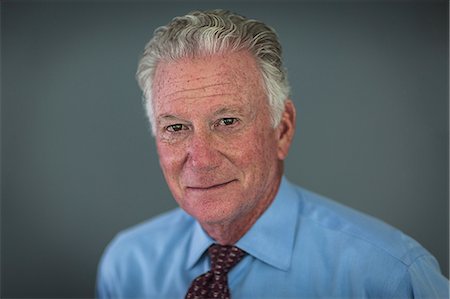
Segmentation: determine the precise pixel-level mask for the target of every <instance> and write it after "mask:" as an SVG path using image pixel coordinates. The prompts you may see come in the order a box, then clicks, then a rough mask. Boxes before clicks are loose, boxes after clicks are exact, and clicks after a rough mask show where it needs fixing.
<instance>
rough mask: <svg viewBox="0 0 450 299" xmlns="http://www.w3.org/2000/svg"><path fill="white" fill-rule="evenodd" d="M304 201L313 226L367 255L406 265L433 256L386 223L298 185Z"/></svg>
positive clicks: (303, 213) (305, 218)
mask: <svg viewBox="0 0 450 299" xmlns="http://www.w3.org/2000/svg"><path fill="white" fill-rule="evenodd" d="M295 188H296V191H297V194H298V196H299V199H300V201H301V218H302V220H303V221H304V222H306V223H309V225H310V226H312V227H315V228H316V229H318V230H321V231H322V232H323V233H324V234H326V235H327V236H329V237H330V238H331V239H333V240H334V241H335V242H343V243H344V242H345V243H346V244H347V245H348V246H345V247H346V248H348V247H350V246H349V245H353V246H354V247H353V248H359V247H360V248H361V249H364V251H361V254H363V252H364V253H365V254H367V253H369V252H370V253H373V254H374V255H373V257H376V256H380V257H384V258H386V259H392V261H393V262H394V261H395V262H398V263H400V264H404V265H405V266H406V267H407V266H409V265H411V264H412V263H414V261H415V260H416V259H417V258H420V257H422V256H427V255H430V254H429V252H428V251H427V250H426V249H425V248H423V247H422V246H421V245H420V244H419V243H418V242H417V241H415V240H414V239H413V238H411V237H409V236H408V235H406V234H404V233H403V232H402V231H400V230H399V229H396V228H394V227H393V226H391V225H389V224H387V223H385V222H384V221H382V220H380V219H377V218H375V217H372V216H370V215H367V214H365V213H362V212H359V211H357V210H355V209H353V208H350V207H348V206H345V205H343V204H340V203H338V202H336V201H334V200H331V199H329V198H327V197H324V196H322V195H319V194H317V193H314V192H311V191H309V190H306V189H304V188H301V187H298V186H295Z"/></svg>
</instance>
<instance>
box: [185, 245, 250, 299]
mask: <svg viewBox="0 0 450 299" xmlns="http://www.w3.org/2000/svg"><path fill="white" fill-rule="evenodd" d="M208 254H209V256H210V258H211V270H209V271H208V272H206V273H204V274H202V275H200V276H198V277H197V278H196V279H194V281H192V284H191V286H190V288H189V290H188V292H187V294H186V297H185V299H206V298H208V299H210V298H220V299H230V289H229V288H228V278H227V274H228V272H229V271H230V270H231V268H233V267H234V266H235V265H236V264H237V263H238V262H239V261H240V260H241V259H242V258H243V257H244V255H245V252H244V251H242V250H241V249H239V248H237V247H235V246H230V245H219V244H214V245H211V246H210V247H209V248H208Z"/></svg>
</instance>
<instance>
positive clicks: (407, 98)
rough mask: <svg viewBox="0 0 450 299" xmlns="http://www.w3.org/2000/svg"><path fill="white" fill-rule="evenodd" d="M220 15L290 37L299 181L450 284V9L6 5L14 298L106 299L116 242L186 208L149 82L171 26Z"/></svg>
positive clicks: (6, 160)
mask: <svg viewBox="0 0 450 299" xmlns="http://www.w3.org/2000/svg"><path fill="white" fill-rule="evenodd" d="M217 7H223V8H228V9H232V10H235V11H237V12H240V13H241V14H244V15H247V16H251V17H254V18H258V19H260V20H263V21H265V22H267V23H268V24H270V25H271V26H273V27H275V28H276V30H277V31H278V33H279V35H280V38H281V41H282V44H283V45H284V50H285V63H286V66H287V67H288V69H289V77H290V81H291V85H292V97H293V99H294V100H295V102H296V105H297V109H298V111H299V117H298V123H297V125H298V131H297V134H296V135H297V136H296V138H295V142H294V145H293V148H292V151H291V153H290V156H289V158H288V161H287V169H286V173H287V176H288V177H289V178H290V179H291V180H292V181H294V182H296V183H298V184H300V185H302V186H304V187H306V188H309V189H311V190H313V191H316V192H318V193H321V194H324V195H326V196H329V197H332V198H334V199H335V200H337V201H340V202H342V203H344V204H347V205H350V206H352V207H354V208H356V209H359V210H362V211H364V212H366V213H369V214H371V215H374V216H376V217H379V218H381V219H383V220H385V221H386V222H388V223H390V224H392V225H394V226H396V227H398V228H400V229H402V230H403V231H404V232H406V233H408V234H410V235H412V236H413V237H414V238H415V239H417V240H418V241H419V242H421V243H422V244H423V245H424V246H425V247H426V248H428V249H429V250H430V251H431V252H432V253H433V254H434V255H435V256H436V257H437V258H438V260H439V262H440V264H441V267H442V268H443V271H444V272H445V273H446V274H448V267H447V265H448V171H447V170H448V165H449V163H448V133H449V131H448V102H447V98H448V5H447V3H446V2H444V1H442V2H432V3H429V2H427V3H417V2H363V3H361V2H360V3H356V2H344V3H337V2H320V3H317V2H316V3H308V2H301V3H295V2H281V1H278V2H277V3H276V4H275V3H274V2H256V1H251V2H226V3H224V2H218V1H210V2H209V3H206V2H174V1H171V2H166V4H163V3H156V2H108V1H97V2H63V3H61V2H50V1H47V2H31V1H28V2H24V1H20V2H16V1H4V2H2V6H1V30H2V36H1V42H2V47H1V63H2V65H1V71H2V76H1V84H2V91H1V92H2V93H1V100H2V103H1V105H2V106H1V137H2V146H1V162H2V164H1V171H2V172H1V187H2V188H1V196H2V197H1V200H2V202H1V295H2V297H92V296H93V294H94V283H95V273H96V267H97V262H98V259H99V258H100V255H101V253H102V251H103V249H104V247H105V246H106V244H107V243H108V242H109V241H110V240H111V238H112V237H113V236H114V235H115V233H117V232H118V231H119V230H121V229H124V228H126V227H128V226H130V225H133V224H136V223H139V222H141V221H144V220H145V219H147V218H149V217H151V216H154V215H156V214H158V213H160V212H163V211H166V210H168V209H170V208H173V207H175V203H174V201H173V200H172V199H171V196H170V193H169V191H168V189H167V187H166V185H165V182H164V179H163V177H162V175H161V173H160V169H159V165H158V160H157V156H156V151H155V147H154V141H153V140H152V138H151V136H150V134H149V130H148V124H147V121H146V119H145V114H144V111H143V109H142V103H141V95H140V91H139V89H138V87H137V84H136V82H135V80H134V73H135V69H136V64H137V61H138V58H139V56H140V53H141V51H142V49H143V47H144V44H145V43H146V42H147V41H148V39H149V38H150V37H151V35H152V32H153V30H154V29H155V27H156V26H159V25H162V24H165V23H167V22H168V21H169V20H170V19H171V18H172V17H174V16H175V15H180V14H184V13H186V12H188V11H190V10H193V9H199V8H217Z"/></svg>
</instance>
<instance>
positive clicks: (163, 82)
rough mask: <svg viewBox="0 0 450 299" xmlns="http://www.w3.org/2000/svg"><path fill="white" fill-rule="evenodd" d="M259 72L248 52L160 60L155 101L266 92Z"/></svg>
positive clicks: (154, 90)
mask: <svg viewBox="0 0 450 299" xmlns="http://www.w3.org/2000/svg"><path fill="white" fill-rule="evenodd" d="M262 86H263V85H262V77H261V72H260V69H259V67H258V65H257V63H256V61H255V59H254V58H253V56H251V55H250V54H249V53H247V52H235V53H230V54H226V55H214V56H205V57H198V58H183V59H178V60H175V61H161V62H160V63H159V64H158V66H157V68H156V71H155V76H154V81H153V98H154V99H157V100H162V99H164V100H165V101H167V100H170V99H172V98H174V97H175V98H176V97H178V96H183V93H188V94H189V96H201V95H205V94H216V93H217V94H220V93H228V92H231V93H233V92H239V93H241V94H243V95H246V94H248V93H250V94H254V95H256V94H255V93H264V91H263V87H262Z"/></svg>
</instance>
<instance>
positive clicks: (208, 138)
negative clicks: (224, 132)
mask: <svg viewBox="0 0 450 299" xmlns="http://www.w3.org/2000/svg"><path fill="white" fill-rule="evenodd" d="M187 153H188V157H187V161H186V163H187V165H188V166H189V167H190V168H191V170H194V171H202V172H206V171H211V170H214V169H216V168H218V167H219V166H220V163H221V160H222V158H221V157H222V154H221V153H220V151H219V147H218V144H217V142H216V141H215V140H214V136H212V133H211V132H208V131H206V132H195V133H194V134H192V136H191V138H190V140H189V143H188V150H187Z"/></svg>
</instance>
